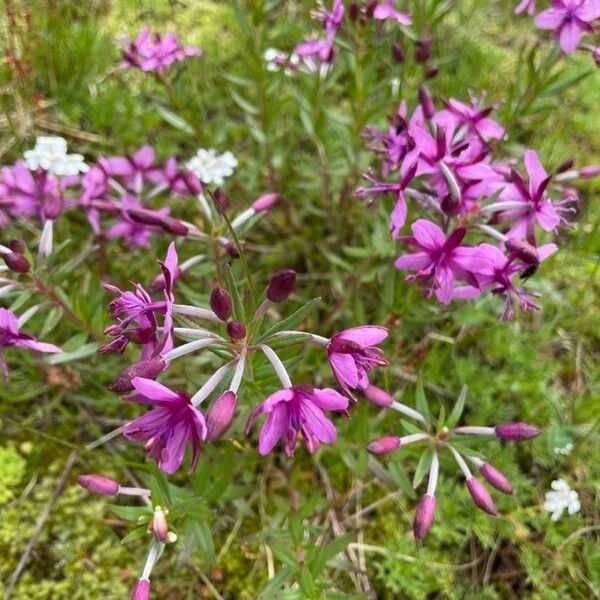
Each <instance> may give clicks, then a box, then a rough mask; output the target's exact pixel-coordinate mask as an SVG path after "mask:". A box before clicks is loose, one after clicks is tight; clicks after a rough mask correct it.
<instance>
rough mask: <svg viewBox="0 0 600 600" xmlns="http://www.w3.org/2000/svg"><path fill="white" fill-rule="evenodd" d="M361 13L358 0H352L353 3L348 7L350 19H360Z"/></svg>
mask: <svg viewBox="0 0 600 600" xmlns="http://www.w3.org/2000/svg"><path fill="white" fill-rule="evenodd" d="M359 15H360V7H359V6H358V4H357V3H356V2H352V4H350V8H349V9H348V16H349V17H350V19H351V20H352V21H356V19H358V16H359Z"/></svg>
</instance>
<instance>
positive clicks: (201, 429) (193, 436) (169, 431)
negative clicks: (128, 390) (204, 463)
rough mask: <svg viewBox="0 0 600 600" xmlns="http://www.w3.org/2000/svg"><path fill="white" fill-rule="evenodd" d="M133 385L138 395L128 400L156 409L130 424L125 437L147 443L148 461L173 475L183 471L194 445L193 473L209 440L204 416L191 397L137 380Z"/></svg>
mask: <svg viewBox="0 0 600 600" xmlns="http://www.w3.org/2000/svg"><path fill="white" fill-rule="evenodd" d="M131 383H132V384H133V386H134V388H135V389H136V390H137V392H138V394H137V395H134V396H132V397H131V398H128V399H129V400H132V401H133V402H141V403H144V404H151V405H152V406H155V407H156V408H154V409H152V410H150V411H149V412H147V413H146V414H145V415H142V416H141V417H138V418H137V419H134V420H133V421H131V422H130V423H128V424H127V426H126V427H125V430H124V432H123V433H124V435H125V437H126V438H127V439H128V440H135V441H144V442H145V444H144V449H145V450H146V451H147V452H148V458H151V459H154V460H156V461H157V464H158V468H159V469H160V470H161V471H164V472H165V473H169V474H172V473H174V472H175V471H177V469H179V467H180V466H181V463H182V462H183V457H184V454H185V449H186V447H187V445H188V443H191V444H192V464H191V470H192V471H193V470H194V469H195V468H196V465H197V464H198V459H199V457H200V442H201V441H204V440H205V439H206V433H207V430H206V422H205V421H204V416H203V415H202V413H201V412H200V411H199V410H198V409H197V408H196V407H195V406H193V405H192V403H191V402H190V399H189V397H188V396H186V395H185V394H181V393H176V392H173V391H172V390H170V389H169V388H167V387H165V386H164V385H162V384H160V383H158V382H156V381H152V380H151V379H144V378H142V377H134V378H133V379H132V380H131Z"/></svg>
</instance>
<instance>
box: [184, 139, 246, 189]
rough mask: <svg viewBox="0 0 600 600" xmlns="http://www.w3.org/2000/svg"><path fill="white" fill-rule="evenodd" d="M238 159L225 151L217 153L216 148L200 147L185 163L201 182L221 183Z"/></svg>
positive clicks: (231, 171)
mask: <svg viewBox="0 0 600 600" xmlns="http://www.w3.org/2000/svg"><path fill="white" fill-rule="evenodd" d="M237 164H238V161H237V159H236V158H235V156H234V155H233V154H232V153H231V152H229V151H227V152H224V153H223V154H217V152H216V150H214V149H212V148H209V149H208V150H206V149H205V148H200V150H198V152H196V155H195V156H193V157H192V158H191V159H190V160H189V161H188V162H187V163H186V167H187V168H188V169H189V170H190V171H191V172H192V173H194V175H196V177H198V179H200V181H202V183H214V184H215V185H223V180H224V179H225V177H229V176H230V175H231V174H232V173H233V169H234V168H235V167H236V166H237Z"/></svg>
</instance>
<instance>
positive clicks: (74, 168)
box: [23, 136, 88, 176]
mask: <svg viewBox="0 0 600 600" xmlns="http://www.w3.org/2000/svg"><path fill="white" fill-rule="evenodd" d="M23 157H24V158H25V162H26V163H27V168H28V169H29V170H30V171H35V170H36V169H38V168H41V169H44V170H45V171H48V172H49V173H52V174H53V175H58V176H63V175H77V173H85V172H86V171H87V170H88V166H87V165H86V164H85V162H83V156H82V155H81V154H67V142H66V140H65V139H64V138H61V137H54V136H40V137H38V138H37V139H36V141H35V147H34V148H33V150H27V151H26V152H25V153H24V154H23Z"/></svg>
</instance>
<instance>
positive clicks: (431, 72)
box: [425, 65, 440, 79]
mask: <svg viewBox="0 0 600 600" xmlns="http://www.w3.org/2000/svg"><path fill="white" fill-rule="evenodd" d="M439 72H440V68H439V67H438V65H433V66H432V67H429V68H428V69H427V71H425V79H433V78H434V77H437V76H438V73H439Z"/></svg>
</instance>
